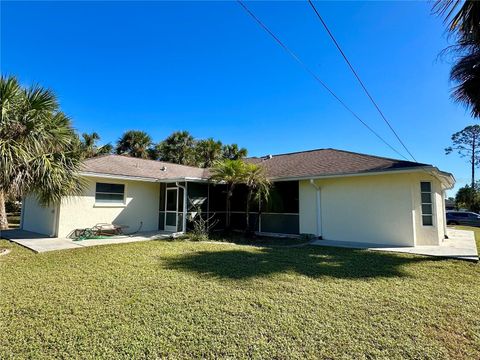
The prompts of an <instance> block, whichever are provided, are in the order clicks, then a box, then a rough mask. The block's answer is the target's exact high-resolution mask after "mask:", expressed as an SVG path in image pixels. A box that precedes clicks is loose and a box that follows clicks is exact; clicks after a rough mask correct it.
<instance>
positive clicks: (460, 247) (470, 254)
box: [311, 228, 478, 261]
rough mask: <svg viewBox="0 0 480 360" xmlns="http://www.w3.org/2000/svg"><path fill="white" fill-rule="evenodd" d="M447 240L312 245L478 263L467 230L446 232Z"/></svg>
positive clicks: (473, 235) (471, 235)
mask: <svg viewBox="0 0 480 360" xmlns="http://www.w3.org/2000/svg"><path fill="white" fill-rule="evenodd" d="M447 234H448V239H445V240H444V241H443V242H442V244H441V245H440V246H412V247H408V246H405V247H403V246H396V247H390V246H382V245H378V244H371V243H356V242H347V241H330V240H314V241H312V242H311V244H312V245H317V246H332V247H344V248H351V249H365V250H371V251H386V252H396V253H407V254H415V255H424V256H435V257H443V258H450V259H459V260H469V261H478V251H477V244H476V242H475V234H474V233H473V231H469V230H457V229H453V228H449V229H448V230H447Z"/></svg>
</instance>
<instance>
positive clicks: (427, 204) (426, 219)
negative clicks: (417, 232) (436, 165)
mask: <svg viewBox="0 0 480 360" xmlns="http://www.w3.org/2000/svg"><path fill="white" fill-rule="evenodd" d="M420 194H421V198H422V224H423V226H432V225H433V200H432V199H433V197H432V183H431V182H430V181H422V182H420Z"/></svg>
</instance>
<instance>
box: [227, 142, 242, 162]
mask: <svg viewBox="0 0 480 360" xmlns="http://www.w3.org/2000/svg"><path fill="white" fill-rule="evenodd" d="M247 154H248V151H247V149H245V148H239V147H238V145H237V144H231V145H224V146H223V157H224V158H225V159H230V160H238V159H243V158H244V157H246V156H247Z"/></svg>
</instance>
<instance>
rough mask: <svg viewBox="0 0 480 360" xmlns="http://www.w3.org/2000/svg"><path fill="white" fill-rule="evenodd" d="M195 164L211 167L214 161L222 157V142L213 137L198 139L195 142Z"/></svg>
mask: <svg viewBox="0 0 480 360" xmlns="http://www.w3.org/2000/svg"><path fill="white" fill-rule="evenodd" d="M194 152H195V158H196V161H195V165H196V166H201V167H204V168H207V167H211V166H212V165H213V164H214V163H215V161H217V160H220V159H221V158H222V155H223V153H222V142H221V141H215V140H214V139H213V138H208V139H206V140H199V141H197V143H196V144H195V148H194Z"/></svg>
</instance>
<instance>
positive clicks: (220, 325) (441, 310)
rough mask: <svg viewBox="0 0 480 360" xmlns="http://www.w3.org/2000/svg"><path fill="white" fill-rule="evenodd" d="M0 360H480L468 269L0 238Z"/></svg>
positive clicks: (370, 257)
mask: <svg viewBox="0 0 480 360" xmlns="http://www.w3.org/2000/svg"><path fill="white" fill-rule="evenodd" d="M2 246H3V247H8V248H10V249H11V250H12V252H11V253H10V254H8V255H6V256H1V257H0V358H1V359H6V358H15V359H18V358H32V359H40V358H83V359H85V358H125V359H131V358H161V357H170V358H191V357H197V358H198V357H205V358H214V357H217V358H218V357H219V358H225V357H227V358H285V359H287V358H302V359H303V358H355V359H359V358H385V359H403V358H417V359H419V358H422V359H427V358H430V359H445V358H455V359H462V358H463V359H478V358H480V265H479V264H476V263H471V262H465V261H458V260H439V259H429V258H424V257H415V256H409V255H395V254H388V253H376V252H367V251H359V250H350V249H333V248H322V247H301V248H279V247H265V248H259V247H252V246H242V245H231V244H221V243H218V244H217V243H195V242H188V241H151V242H142V243H132V244H125V245H112V246H99V247H92V248H85V249H79V250H71V251H59V252H51V253H45V254H33V253H32V252H30V251H28V250H26V249H24V248H21V247H19V246H15V245H12V244H10V243H8V242H7V241H0V247H2Z"/></svg>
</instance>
